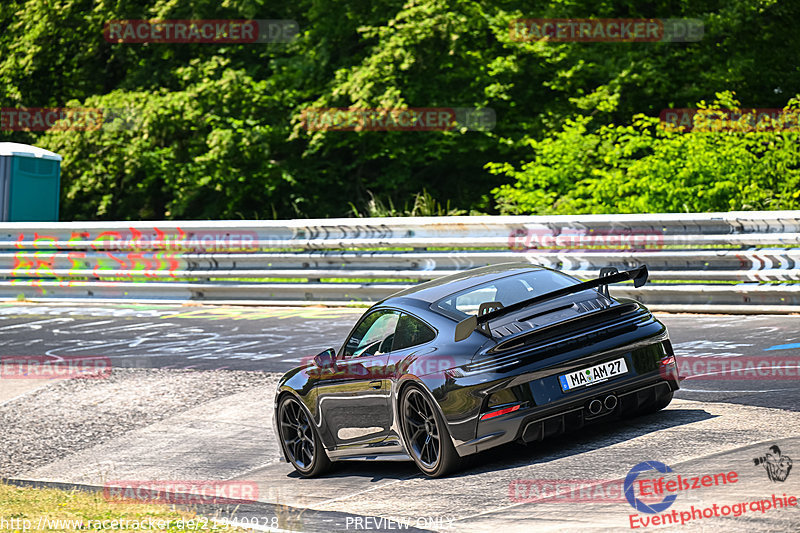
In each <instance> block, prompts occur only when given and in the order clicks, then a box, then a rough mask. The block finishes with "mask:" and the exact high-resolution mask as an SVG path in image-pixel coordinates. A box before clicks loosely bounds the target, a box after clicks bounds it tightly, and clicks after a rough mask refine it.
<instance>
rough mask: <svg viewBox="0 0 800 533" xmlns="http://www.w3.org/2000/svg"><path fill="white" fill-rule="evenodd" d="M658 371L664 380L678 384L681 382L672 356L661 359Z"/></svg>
mask: <svg viewBox="0 0 800 533" xmlns="http://www.w3.org/2000/svg"><path fill="white" fill-rule="evenodd" d="M658 371H659V373H660V374H661V377H663V378H664V379H671V380H674V381H678V382H680V381H681V380H682V378H681V376H680V374H679V373H678V364H677V361H676V360H675V356H674V355H667V356H666V357H664V358H662V359H661V363H660V364H659V367H658Z"/></svg>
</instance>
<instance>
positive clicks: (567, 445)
mask: <svg viewBox="0 0 800 533" xmlns="http://www.w3.org/2000/svg"><path fill="white" fill-rule="evenodd" d="M715 416H716V415H712V414H710V413H708V412H706V411H704V410H702V409H680V408H678V409H667V410H664V411H660V412H658V413H655V414H651V415H645V416H639V417H635V418H624V419H620V420H614V421H613V422H610V423H608V424H603V423H600V424H596V425H590V426H586V427H584V428H583V429H581V431H580V432H577V431H573V432H569V433H565V434H563V435H560V436H557V437H551V438H548V439H545V440H544V441H542V442H535V443H531V444H528V445H525V444H518V443H511V444H506V445H503V446H498V447H497V448H493V449H491V450H487V451H485V452H482V453H479V454H476V455H474V456H471V457H470V458H469V459H468V461H467V464H466V465H465V467H464V468H463V469H462V470H461V471H460V472H457V473H455V474H453V475H451V476H450V477H462V476H470V475H474V474H480V473H483V472H492V471H499V470H506V469H511V468H517V467H520V466H524V465H530V464H535V463H546V462H549V461H553V460H556V459H561V458H564V457H569V456H571V455H575V454H579V453H583V452H589V451H593V450H596V449H600V448H605V447H608V446H613V445H615V444H620V443H623V442H625V441H628V440H630V439H633V438H636V437H640V436H643V435H647V434H649V433H655V432H658V431H662V430H666V429H670V428H675V427H679V426H684V425H687V424H692V423H695V422H700V421H703V420H708V419H711V418H714V417H715ZM287 477H292V478H295V477H296V478H299V477H300V476H299V475H298V474H297V473H296V472H294V471H293V472H292V473H290V474H288V475H287ZM413 477H424V476H423V475H422V473H420V472H419V470H418V469H417V468H416V466H415V465H414V463H412V462H410V461H407V462H388V461H387V462H381V461H375V462H360V461H344V462H339V463H334V469H333V470H332V471H331V472H329V473H328V474H326V475H325V478H361V480H362V481H369V482H378V481H383V480H402V479H410V478H413Z"/></svg>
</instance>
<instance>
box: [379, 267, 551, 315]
mask: <svg viewBox="0 0 800 533" xmlns="http://www.w3.org/2000/svg"><path fill="white" fill-rule="evenodd" d="M534 270H552V269H549V268H546V267H543V266H540V265H534V264H531V263H524V262H516V263H499V264H497V265H489V266H485V267H480V268H473V269H471V270H465V271H463V272H457V273H455V274H451V275H449V276H444V277H441V278H438V279H435V280H433V281H428V282H426V283H421V284H419V285H415V286H413V287H410V288H408V289H405V290H403V291H400V292H398V293H395V294H392V295H391V296H389V297H388V298H386V299H385V300H383V301H382V302H380V304H381V305H393V304H394V303H395V302H394V300H396V299H400V298H403V299H406V298H408V299H413V300H419V301H420V302H425V303H426V304H432V303H433V302H436V301H438V300H441V299H442V298H444V297H446V296H449V295H451V294H455V293H457V292H460V291H463V290H465V289H469V288H470V287H474V286H476V285H480V284H482V283H488V282H490V281H494V280H496V279H500V278H504V277H507V276H513V275H515V274H521V273H523V272H531V271H534Z"/></svg>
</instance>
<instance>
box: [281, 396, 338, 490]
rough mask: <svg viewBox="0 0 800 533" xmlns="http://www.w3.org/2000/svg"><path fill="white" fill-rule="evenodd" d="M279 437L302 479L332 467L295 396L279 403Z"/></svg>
mask: <svg viewBox="0 0 800 533" xmlns="http://www.w3.org/2000/svg"><path fill="white" fill-rule="evenodd" d="M278 438H279V439H280V441H281V447H282V448H283V454H284V455H285V456H286V458H287V459H288V460H289V462H290V463H292V466H294V469H295V470H297V473H298V474H300V475H301V476H303V477H315V476H319V475H320V474H323V473H325V472H326V471H327V470H328V469H329V468H330V467H331V460H330V459H329V458H328V454H326V453H325V449H324V448H323V446H322V440H321V439H320V438H319V433H318V432H317V428H316V427H314V424H313V422H312V421H311V417H310V416H309V414H308V411H306V408H305V407H304V406H303V405H302V404H301V403H300V401H299V400H297V399H296V398H294V397H293V396H285V397H284V398H283V399H282V400H281V403H280V404H278Z"/></svg>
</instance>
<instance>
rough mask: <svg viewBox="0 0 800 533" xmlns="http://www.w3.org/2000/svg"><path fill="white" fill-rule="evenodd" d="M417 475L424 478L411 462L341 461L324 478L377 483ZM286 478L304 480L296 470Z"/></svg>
mask: <svg viewBox="0 0 800 533" xmlns="http://www.w3.org/2000/svg"><path fill="white" fill-rule="evenodd" d="M416 475H419V476H422V474H421V473H420V471H419V470H418V469H417V467H416V466H414V463H412V462H411V461H339V462H335V463H333V466H332V468H331V470H330V471H329V472H327V473H326V474H325V475H324V476H323V477H324V478H325V479H335V478H362V481H366V482H369V483H376V482H378V481H384V480H389V481H391V480H400V479H409V478H412V477H414V476H416ZM286 477H290V478H296V479H303V477H302V476H301V475H300V474H298V473H297V472H296V471H294V470H292V472H290V473H289V474H287V475H286Z"/></svg>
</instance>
